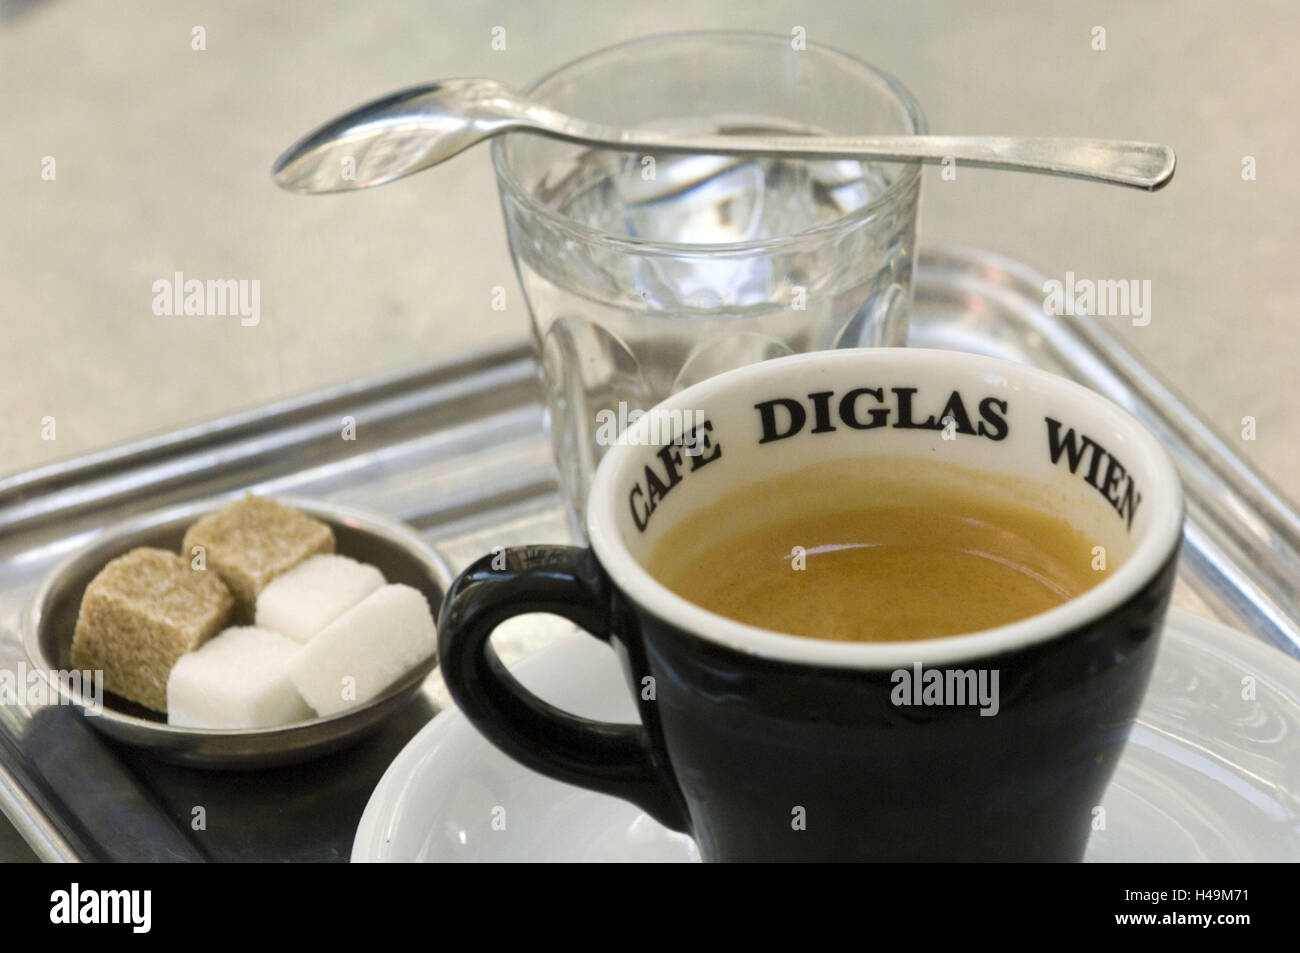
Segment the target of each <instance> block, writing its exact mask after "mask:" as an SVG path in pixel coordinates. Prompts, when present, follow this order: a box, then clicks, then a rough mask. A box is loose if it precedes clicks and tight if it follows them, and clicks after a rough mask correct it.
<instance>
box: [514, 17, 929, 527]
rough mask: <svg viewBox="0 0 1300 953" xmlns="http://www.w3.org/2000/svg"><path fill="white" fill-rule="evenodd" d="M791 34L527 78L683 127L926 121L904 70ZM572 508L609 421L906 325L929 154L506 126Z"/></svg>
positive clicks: (536, 324)
mask: <svg viewBox="0 0 1300 953" xmlns="http://www.w3.org/2000/svg"><path fill="white" fill-rule="evenodd" d="M801 45H802V44H801V43H799V42H798V40H797V38H796V37H793V36H779V35H768V34H760V33H743V32H703V33H683V34H668V35H662V36H653V37H648V38H645V39H640V40H634V41H632V42H629V43H622V44H619V45H617V46H612V47H608V48H606V49H603V50H600V51H597V52H595V53H592V54H590V55H588V56H585V57H583V58H582V59H579V60H576V61H575V62H573V63H570V64H568V65H567V66H564V67H562V68H560V69H558V70H556V71H555V72H553V73H551V74H549V75H548V76H545V77H543V78H542V79H540V80H538V81H537V82H536V83H534V84H533V85H532V86H531V87H530V88H529V90H528V92H529V94H530V95H531V96H532V97H533V98H534V99H537V100H539V101H541V102H543V103H546V104H548V105H550V106H553V107H556V108H558V109H561V110H563V111H565V112H569V113H572V114H574V115H576V116H580V117H582V118H584V119H590V120H594V121H597V122H605V123H610V124H612V125H619V126H627V127H637V128H648V129H658V130H665V131H681V132H722V133H726V132H732V133H736V132H768V133H776V134H784V135H796V134H807V133H821V134H839V135H868V134H883V133H898V134H920V133H924V132H926V126H925V119H924V117H923V116H922V114H921V110H920V108H919V107H918V106H917V104H916V102H915V101H914V100H913V99H912V96H911V94H909V93H908V92H907V90H906V89H904V88H903V87H902V86H901V85H900V84H899V83H898V82H897V81H896V80H894V79H893V78H891V77H889V76H887V75H885V74H883V73H881V72H879V71H878V70H875V69H873V68H872V67H870V66H868V65H867V64H865V63H863V62H861V61H859V60H857V59H855V58H853V57H851V56H848V55H846V54H844V53H840V52H837V51H835V50H831V49H827V48H825V47H820V46H817V45H815V44H808V45H807V47H806V48H805V49H799V48H796V47H799V46H801ZM492 158H493V163H494V165H495V167H496V172H497V179H498V183H499V185H500V190H501V203H502V206H503V208H504V212H505V220H506V228H507V231H508V233H509V238H510V248H511V252H512V254H513V256H514V261H515V267H516V270H517V271H518V274H519V280H520V282H521V284H522V286H523V290H524V295H525V297H526V298H527V302H528V307H529V310H530V312H531V316H532V322H533V329H534V332H535V335H536V341H537V348H538V355H539V363H540V366H541V373H542V380H543V384H544V386H545V391H546V404H547V410H548V415H549V422H548V426H549V428H550V432H551V439H552V444H553V449H554V453H555V460H556V463H557V465H558V467H559V472H560V479H561V483H562V490H563V493H564V495H565V498H566V501H567V503H568V506H569V513H570V516H571V518H572V522H573V528H574V530H575V533H577V534H578V536H579V537H581V536H582V535H583V529H582V521H583V517H584V510H585V504H586V498H587V491H588V487H589V485H590V481H591V477H592V474H593V473H594V471H595V467H596V464H597V463H598V462H599V460H600V457H601V456H602V454H603V452H604V450H605V449H606V447H607V446H608V445H609V444H610V443H611V442H612V441H611V440H610V434H611V432H615V431H617V432H619V433H621V428H622V426H624V425H625V424H627V423H629V422H630V419H629V418H631V419H635V416H636V414H635V412H636V411H644V410H647V409H649V408H650V407H652V406H653V405H654V404H656V403H658V402H659V401H660V400H662V399H663V398H665V397H667V396H668V395H669V394H671V393H673V392H675V391H677V390H680V389H681V388H683V387H686V386H688V385H690V384H694V383H696V382H698V381H700V380H703V379H704V378H706V377H711V376H713V375H714V374H718V373H720V372H722V371H725V370H730V369H731V368H734V367H738V366H740V365H743V364H750V363H753V362H755V361H761V360H766V359H768V358H773V357H779V356H781V355H785V354H791V353H797V352H802V351H812V350H821V349H826V348H836V347H862V346H872V345H877V346H878V345H901V344H903V343H904V342H905V337H906V317H907V309H908V305H909V298H910V293H911V278H912V259H913V251H914V245H915V237H916V214H917V199H918V194H919V190H920V178H921V177H920V166H919V164H918V163H900V164H880V163H863V162H856V161H838V160H831V161H826V160H822V161H811V162H810V161H789V160H781V159H754V158H745V157H722V156H698V155H694V156H672V155H659V156H654V155H637V154H629V153H623V152H613V151H606V150H600V149H591V148H588V147H585V146H575V145H571V144H568V143H563V142H557V141H554V140H551V139H545V138H542V137H540V136H532V135H508V136H504V137H500V138H498V139H497V140H496V141H495V142H494V144H493V146H492Z"/></svg>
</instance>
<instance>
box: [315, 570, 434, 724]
mask: <svg viewBox="0 0 1300 953" xmlns="http://www.w3.org/2000/svg"><path fill="white" fill-rule="evenodd" d="M437 646H438V637H437V632H436V630H435V629H434V625H433V613H432V612H430V611H429V603H428V601H427V600H426V599H425V598H424V596H423V595H422V594H421V593H420V591H419V590H418V589H412V588H411V587H410V586H403V585H391V586H384V587H383V588H382V589H377V590H375V591H374V592H372V593H371V594H370V595H368V596H366V598H364V599H362V600H361V601H360V602H359V603H357V604H356V605H355V606H353V607H352V608H351V609H349V610H348V611H347V612H345V613H343V614H342V615H341V616H339V617H338V618H337V619H335V620H334V621H333V622H331V623H330V624H329V625H327V626H326V627H325V628H324V629H323V630H322V631H321V632H320V633H318V634H317V635H316V637H315V638H313V639H312V640H311V641H310V642H308V643H307V644H306V645H304V646H303V647H302V651H301V652H299V653H298V656H297V657H296V658H295V659H294V660H293V662H292V663H291V664H290V666H289V677H290V678H292V679H293V683H294V685H296V686H297V687H298V691H299V692H301V693H302V697H303V698H305V699H307V703H308V704H309V705H311V707H312V708H314V709H316V713H317V714H320V715H332V714H334V713H336V712H340V711H343V710H345V709H348V708H352V707H354V706H356V705H360V704H362V703H363V702H367V701H369V700H370V699H372V698H374V697H375V696H376V695H378V694H379V693H380V692H382V691H383V690H384V689H386V688H388V686H390V685H392V684H393V682H395V681H397V680H398V679H399V678H400V677H401V676H402V675H404V674H406V673H407V672H409V671H410V670H411V669H412V668H414V667H415V666H416V665H417V664H418V663H420V662H422V661H424V660H425V659H427V658H429V657H430V656H431V655H433V654H434V652H435V651H436V650H437Z"/></svg>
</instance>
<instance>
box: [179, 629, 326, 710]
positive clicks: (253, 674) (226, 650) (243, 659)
mask: <svg viewBox="0 0 1300 953" xmlns="http://www.w3.org/2000/svg"><path fill="white" fill-rule="evenodd" d="M301 651H302V646H300V645H299V644H298V643H297V642H295V641H294V640H293V639H290V638H286V637H285V636H283V635H281V634H280V633H278V632H271V631H269V630H267V629H259V628H257V627H255V626H251V625H250V626H235V627H233V628H229V629H225V630H224V631H222V632H220V633H219V634H217V635H215V636H213V637H212V638H211V639H209V640H208V641H207V642H204V643H203V644H202V645H201V646H199V647H198V648H197V649H195V650H194V651H193V652H188V653H186V654H185V655H182V656H181V657H180V659H179V660H178V661H177V662H176V664H175V665H174V666H172V670H171V675H170V676H169V677H168V679H167V723H168V724H169V725H183V726H186V727H189V728H273V727H275V726H278V725H289V724H293V723H294V722H298V721H307V720H309V719H310V718H312V717H313V716H312V710H311V709H310V708H308V707H307V703H306V702H304V701H303V699H302V696H301V695H299V694H298V689H296V688H294V685H293V682H292V681H291V680H290V679H289V665H290V663H291V662H292V661H293V659H294V658H295V656H297V655H298V653H300V652H301Z"/></svg>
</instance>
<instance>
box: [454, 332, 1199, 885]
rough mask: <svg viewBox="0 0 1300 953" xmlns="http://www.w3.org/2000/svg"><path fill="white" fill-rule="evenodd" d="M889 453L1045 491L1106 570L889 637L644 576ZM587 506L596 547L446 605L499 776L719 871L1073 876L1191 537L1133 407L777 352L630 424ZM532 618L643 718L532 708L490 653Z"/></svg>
mask: <svg viewBox="0 0 1300 953" xmlns="http://www.w3.org/2000/svg"><path fill="white" fill-rule="evenodd" d="M899 455H903V456H907V457H910V458H914V459H917V460H924V459H940V458H941V459H943V460H944V461H946V462H952V463H957V464H959V465H960V466H962V467H964V468H970V469H972V470H975V471H978V472H979V473H981V474H983V475H985V476H986V477H987V479H986V480H981V481H980V486H981V488H983V487H985V486H987V488H988V489H987V491H988V492H989V493H993V492H995V491H996V488H997V487H999V486H1005V485H1009V481H1012V482H1015V483H1017V484H1018V485H1020V486H1022V487H1030V488H1031V489H1032V492H1029V493H1028V494H1027V496H1028V497H1032V498H1033V499H1034V500H1035V501H1037V503H1036V505H1041V506H1042V507H1044V508H1053V509H1055V510H1056V511H1057V513H1058V515H1061V516H1063V517H1065V518H1066V519H1068V520H1069V521H1070V522H1071V524H1072V525H1073V526H1075V527H1076V528H1077V529H1079V530H1081V531H1083V532H1086V533H1088V534H1090V538H1093V539H1096V540H1098V542H1099V544H1100V545H1101V546H1103V547H1104V548H1105V550H1106V551H1107V552H1108V553H1109V554H1110V558H1111V559H1112V561H1113V563H1114V562H1117V563H1118V565H1114V564H1112V568H1111V571H1110V572H1109V574H1108V575H1107V576H1106V578H1105V579H1104V580H1103V581H1101V582H1100V583H1098V584H1097V585H1095V586H1094V587H1093V588H1091V589H1089V590H1088V591H1086V592H1084V593H1083V594H1081V595H1079V596H1077V597H1076V598H1074V599H1071V600H1069V601H1068V602H1066V603H1064V604H1063V605H1061V606H1059V607H1058V608H1055V609H1052V610H1051V611H1048V612H1044V613H1041V614H1039V615H1036V616H1032V617H1030V618H1027V619H1022V620H1020V621H1016V622H1013V623H1010V624H1008V625H1003V626H999V627H997V628H993V629H987V630H985V631H982V632H973V633H969V634H965V635H958V636H951V637H947V638H939V639H926V640H921V641H912V642H893V643H887V642H876V643H844V642H833V641H827V640H821V639H810V638H801V637H797V636H791V635H784V634H781V633H778V632H773V631H768V630H765V629H760V628H756V627H753V626H749V625H744V624H742V623H740V622H736V621H733V620H730V619H727V618H724V617H722V616H720V615H717V614H715V613H712V612H710V611H708V610H707V609H705V608H701V607H700V606H697V605H694V604H692V603H690V602H687V601H686V600H684V599H682V598H681V597H679V596H677V595H675V594H674V593H672V592H671V591H669V590H668V589H667V588H666V587H664V586H663V585H662V584H660V583H659V582H658V581H657V580H655V579H654V578H653V577H652V576H650V575H649V573H647V572H646V570H645V569H644V568H643V566H644V565H645V562H646V560H647V558H648V556H649V554H650V552H651V551H652V549H653V547H654V545H655V544H656V542H657V541H659V540H660V539H661V538H662V537H663V535H664V533H665V532H666V531H667V530H668V529H669V528H671V527H673V526H675V525H677V524H678V523H679V522H680V521H681V520H686V519H690V518H692V516H693V515H694V514H697V513H698V512H699V511H700V510H701V508H702V507H704V506H706V505H707V504H709V503H710V502H713V501H715V500H717V499H719V498H721V497H722V496H724V495H726V494H728V493H729V492H731V491H734V490H736V489H739V488H741V487H743V486H745V485H746V484H747V483H750V482H752V481H754V480H756V479H758V478H760V477H766V476H774V475H778V474H782V473H788V472H793V471H795V470H796V469H798V468H803V467H806V466H808V465H809V464H810V463H816V462H822V461H838V460H860V461H862V463H863V465H869V464H870V462H871V461H872V459H874V458H881V457H886V456H888V457H891V458H893V457H897V456H899ZM1040 491H1041V492H1040ZM809 492H817V490H816V488H815V487H810V488H809ZM981 492H984V490H983V489H981ZM587 514H588V515H587V532H588V537H589V539H590V548H577V547H567V546H524V547H518V548H514V549H509V550H507V551H505V552H504V553H497V554H495V555H492V556H486V557H484V558H483V559H481V560H479V561H478V562H476V563H474V564H473V565H472V566H470V567H469V568H468V569H466V570H465V572H464V573H462V574H461V576H460V577H459V578H458V579H457V581H456V582H455V584H454V585H453V586H452V588H451V590H450V592H449V594H448V597H447V599H446V601H445V603H444V607H443V610H442V617H441V620H440V625H439V651H440V656H441V665H442V671H443V675H444V677H445V679H446V682H447V685H448V687H449V689H450V690H451V694H452V696H453V697H454V698H455V700H456V703H457V704H458V705H459V706H460V708H461V710H462V711H464V712H465V714H466V715H467V716H468V717H469V718H470V720H471V721H472V722H473V723H474V725H475V726H476V727H477V728H478V729H479V730H480V731H481V732H482V733H483V734H484V735H485V736H486V737H487V738H489V739H490V740H491V741H492V742H493V743H494V744H496V745H497V746H498V747H499V748H500V749H501V750H503V751H504V752H506V753H507V754H509V755H510V756H511V757H513V758H515V759H516V760H518V761H519V762H521V763H522V764H524V765H526V766H528V767H530V768H532V769H534V770H536V771H539V772H541V773H543V774H546V775H549V776H551V777H553V778H557V779H559V780H561V781H566V782H569V783H572V784H576V785H581V786H583V787H587V788H591V789H593V790H596V791H600V792H603V793H606V794H611V795H614V796H616V797H621V798H624V799H626V800H628V801H631V802H633V803H634V804H636V805H638V806H640V807H641V808H643V809H644V810H645V811H646V812H648V813H649V814H650V815H651V816H652V817H654V818H655V819H656V820H658V821H659V822H661V823H662V824H664V825H666V826H668V827H670V828H672V829H675V830H678V831H683V832H686V833H688V834H690V835H691V836H692V837H693V838H694V839H695V841H696V842H697V844H698V845H699V848H700V852H701V854H702V856H703V857H704V858H705V859H706V860H723V861H726V860H890V861H895V860H904V861H909V860H1079V859H1081V858H1082V856H1083V852H1084V848H1085V846H1086V844H1087V840H1088V835H1089V833H1090V831H1091V830H1092V825H1093V823H1094V818H1095V817H1096V813H1097V812H1096V808H1097V807H1098V805H1099V804H1100V801H1101V796H1102V792H1103V790H1104V789H1105V787H1106V785H1107V783H1108V782H1109V780H1110V778H1111V775H1112V774H1113V772H1114V770H1115V766H1116V763H1117V761H1118V759H1119V756H1120V754H1121V752H1122V750H1123V747H1124V744H1125V741H1126V738H1127V735H1128V731H1129V727H1130V725H1131V723H1132V720H1133V718H1134V716H1135V715H1136V713H1137V710H1138V706H1139V704H1140V702H1141V700H1142V696H1143V693H1144V692H1145V690H1146V685H1147V681H1148V679H1149V676H1150V674H1151V669H1152V665H1153V662H1154V658H1155V652H1156V643H1157V639H1158V635H1159V631H1160V627H1161V623H1162V620H1163V617H1164V613H1165V610H1166V608H1167V606H1168V602H1169V598H1170V593H1171V591H1172V587H1173V582H1174V575H1175V566H1176V562H1177V557H1178V550H1179V544H1180V540H1181V535H1182V534H1181V529H1182V520H1183V499H1182V491H1181V488H1180V485H1179V481H1178V477H1177V474H1176V472H1175V470H1174V467H1173V465H1172V463H1171V462H1170V460H1169V457H1168V455H1167V454H1166V453H1165V451H1164V449H1163V448H1162V447H1161V445H1160V444H1159V442H1158V441H1157V440H1156V438H1155V437H1154V436H1153V435H1152V434H1151V433H1149V432H1148V431H1147V430H1146V429H1145V428H1144V427H1143V426H1142V425H1141V424H1140V423H1139V422H1138V421H1137V420H1135V419H1134V418H1133V417H1132V416H1130V415H1129V414H1128V413H1127V412H1125V411H1123V410H1121V409H1120V408H1119V407H1117V406H1115V405H1114V404H1112V403H1110V402H1109V401H1107V400H1105V399H1104V398H1102V397H1100V396H1099V395H1097V394H1096V393H1094V392H1092V391H1090V390H1087V389H1086V388H1084V387H1081V386H1079V385H1077V384H1075V383H1073V382H1070V381H1067V380H1064V379H1062V378H1059V377H1056V376H1054V375H1051V374H1048V373H1046V372H1043V371H1040V370H1036V369H1032V368H1026V367H1022V366H1020V365H1015V364H1010V363H1007V362H1003V361H996V360H992V359H988V358H983V357H976V356H971V355H967V354H960V353H956V352H948V351H927V350H920V349H893V348H877V349H863V350H837V351H825V352H817V353H812V354H805V355H799V356H795V357H789V358H781V359H778V360H774V361H766V362H763V363H760V364H755V365H751V366H748V367H744V368H741V369H739V370H735V371H731V372H728V373H725V374H722V375H719V376H718V377H714V378H711V379H709V380H707V381H704V382H703V383H701V384H698V385H696V386H694V387H691V388H689V389H687V390H685V391H682V392H681V393H679V394H677V395H675V396H673V397H671V398H670V399H669V400H667V401H665V402H664V403H663V404H661V405H659V406H658V407H656V408H655V409H654V410H652V411H650V412H649V413H648V414H646V415H645V416H644V417H642V418H641V419H639V420H637V421H636V423H635V424H634V425H633V426H632V427H631V428H629V430H628V431H627V432H626V433H625V434H624V435H623V436H622V439H621V440H620V441H619V443H618V445H616V446H613V447H611V448H610V450H609V451H608V453H607V454H606V456H605V458H604V460H603V461H602V462H601V464H600V466H599V468H598V470H597V473H596V477H595V480H594V483H593V486H592V490H591V496H590V499H589V503H588V507H587ZM763 517H764V514H763V513H761V512H756V513H755V514H754V517H753V518H754V519H755V520H762V519H763ZM863 611H864V612H869V611H870V607H869V606H864V607H863ZM525 612H549V613H554V614H556V615H560V616H564V617H565V618H568V619H570V620H572V621H573V622H575V623H576V624H577V625H579V626H581V627H582V628H583V629H585V630H586V631H587V632H589V633H591V635H592V636H593V637H595V638H598V639H601V640H602V641H606V642H608V643H609V644H610V645H611V646H613V648H614V649H615V651H616V652H617V654H618V656H619V658H620V660H621V662H622V667H623V671H624V674H625V676H626V678H627V682H628V686H629V689H630V690H631V692H632V693H633V696H634V697H635V698H636V700H637V704H638V707H639V710H640V715H641V724H640V725H614V724H602V723H598V722H593V721H590V720H587V719H582V718H578V717H575V716H573V715H570V714H568V713H565V712H563V711H560V710H559V709H557V708H555V707H553V706H551V705H549V704H547V703H546V702H543V701H541V700H540V699H538V698H536V697H535V696H533V695H532V694H530V693H529V692H528V691H526V690H525V689H524V688H522V687H521V686H520V685H519V683H518V682H517V681H516V680H515V679H514V678H513V677H512V676H511V675H510V674H509V672H508V671H507V670H506V669H505V667H504V666H503V665H502V664H501V662H500V660H499V659H498V658H497V656H496V654H495V653H494V652H493V650H492V646H491V644H490V643H489V641H488V638H489V636H490V635H491V634H492V631H493V629H494V628H495V627H496V626H497V625H498V624H499V623H501V622H502V621H504V620H505V619H507V618H509V617H511V616H514V615H518V614H520V613H525ZM936 673H937V674H936ZM936 678H937V679H938V684H939V685H941V686H942V685H945V684H946V685H948V686H949V687H953V686H956V687H958V688H960V687H961V686H962V685H965V686H967V687H968V689H969V691H967V692H966V693H965V696H964V698H962V696H961V695H960V694H959V696H956V697H955V696H953V695H951V693H949V694H948V695H945V696H941V697H942V699H943V700H942V701H941V703H938V704H931V703H929V702H928V701H927V699H926V696H925V693H924V692H923V691H922V690H921V689H922V686H925V685H934V684H936V682H935V680H936ZM981 679H982V681H981ZM990 685H991V686H992V688H993V692H992V693H990V692H988V691H987V690H986V689H988V688H989V687H990ZM904 687H905V690H904Z"/></svg>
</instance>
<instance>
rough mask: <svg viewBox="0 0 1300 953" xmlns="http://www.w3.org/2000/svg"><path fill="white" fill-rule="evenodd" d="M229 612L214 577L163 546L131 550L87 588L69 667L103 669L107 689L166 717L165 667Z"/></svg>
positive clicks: (227, 596) (228, 600) (228, 599)
mask: <svg viewBox="0 0 1300 953" xmlns="http://www.w3.org/2000/svg"><path fill="white" fill-rule="evenodd" d="M234 607H235V597H234V596H233V595H231V593H230V590H229V589H228V588H226V584H225V583H223V582H222V581H221V579H220V578H218V577H217V574H216V573H212V572H200V571H198V570H195V569H191V568H190V563H189V560H186V559H182V558H181V557H180V556H177V555H176V554H175V553H172V552H168V551H167V550H165V549H149V548H141V549H133V550H131V551H130V552H129V553H127V554H126V555H124V556H119V557H117V558H116V559H114V560H113V561H112V562H110V563H109V564H108V565H106V566H105V567H104V568H103V569H101V570H100V571H99V573H98V575H96V576H95V578H94V579H92V580H91V581H90V585H89V586H87V587H86V592H85V594H84V595H83V596H82V597H81V611H80V612H79V614H78V615H77V628H76V631H75V632H74V634H73V637H72V665H73V667H74V668H78V669H90V670H92V671H94V670H100V671H102V672H103V673H104V688H106V689H108V691H110V692H113V693H115V694H117V695H121V696H122V697H123V698H129V699H130V700H131V701H134V702H139V703H140V704H141V705H144V706H145V707H146V708H152V709H153V710H154V711H161V712H165V711H166V710H167V676H168V675H170V674H171V670H172V666H173V665H175V664H176V660H177V659H179V658H180V657H181V656H182V655H184V654H185V653H186V652H192V651H194V650H195V649H196V648H198V647H199V646H200V645H202V644H203V643H204V642H205V641H206V640H207V639H208V638H210V637H211V636H213V635H216V634H217V633H218V632H220V631H221V630H222V629H223V628H225V626H226V623H227V622H228V621H229V620H230V615H231V612H232V611H233V610H234Z"/></svg>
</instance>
